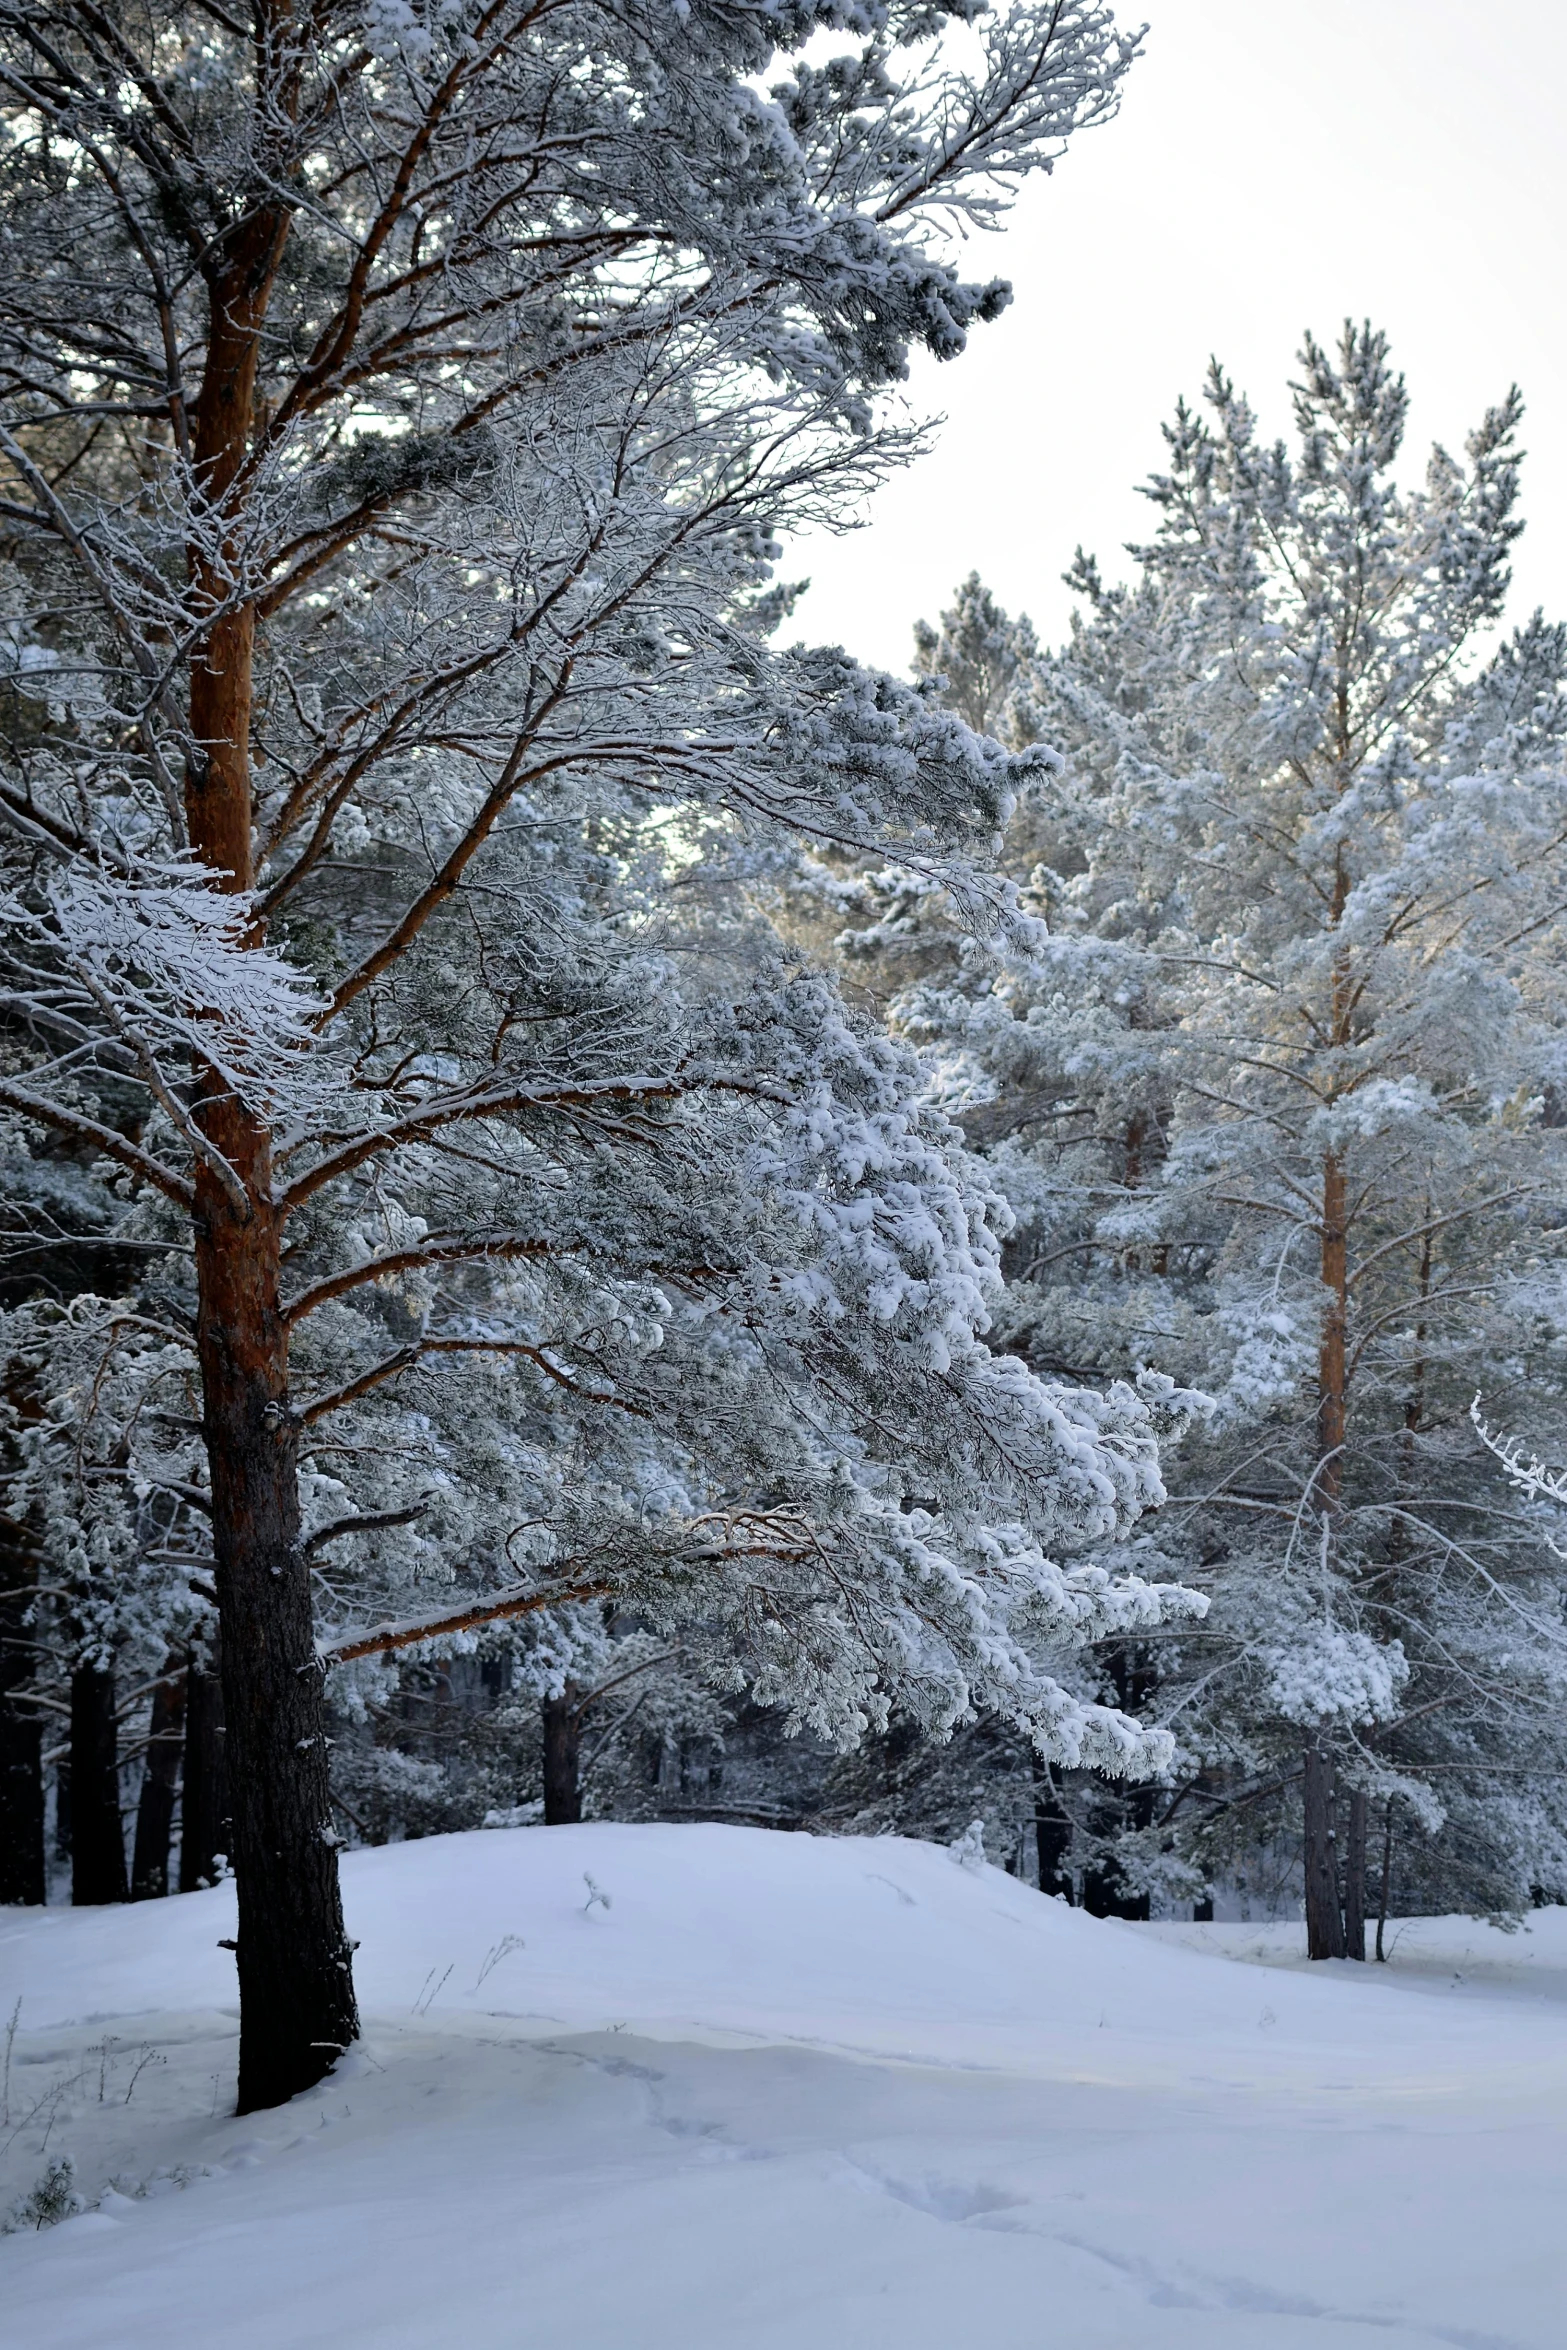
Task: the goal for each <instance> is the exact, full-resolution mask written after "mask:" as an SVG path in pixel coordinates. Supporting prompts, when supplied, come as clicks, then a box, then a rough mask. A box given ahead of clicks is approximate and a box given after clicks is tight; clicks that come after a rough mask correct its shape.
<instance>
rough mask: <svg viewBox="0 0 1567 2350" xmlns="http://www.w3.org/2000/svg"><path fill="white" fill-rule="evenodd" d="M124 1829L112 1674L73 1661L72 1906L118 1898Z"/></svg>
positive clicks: (121, 1896)
mask: <svg viewBox="0 0 1567 2350" xmlns="http://www.w3.org/2000/svg"><path fill="white" fill-rule="evenodd" d="M128 1891H129V1888H128V1886H127V1884H126V1877H125V1830H124V1826H123V1824H122V1822H121V1819H120V1764H119V1748H118V1741H117V1734H116V1724H115V1718H114V1675H113V1673H112V1672H104V1671H103V1669H102V1668H101V1667H100V1666H98V1665H78V1666H77V1668H76V1671H75V1672H74V1673H73V1674H72V1675H71V1899H72V1901H73V1902H74V1903H75V1905H76V1907H77V1908H78V1909H82V1908H93V1907H97V1906H99V1905H100V1904H102V1903H104V1902H110V1901H124V1900H125V1899H126V1898H127V1894H128Z"/></svg>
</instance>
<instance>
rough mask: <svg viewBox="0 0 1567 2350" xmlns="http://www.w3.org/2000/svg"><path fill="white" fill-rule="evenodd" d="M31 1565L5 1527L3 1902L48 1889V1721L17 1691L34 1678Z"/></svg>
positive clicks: (0, 1610) (0, 1662) (39, 1895)
mask: <svg viewBox="0 0 1567 2350" xmlns="http://www.w3.org/2000/svg"><path fill="white" fill-rule="evenodd" d="M32 1583H33V1577H32V1570H31V1566H30V1564H29V1562H28V1561H27V1560H26V1558H25V1557H24V1556H23V1555H22V1554H21V1553H19V1552H18V1551H14V1550H12V1549H11V1547H10V1545H9V1544H8V1543H5V1542H4V1540H3V1529H0V1902H13V1901H14V1902H39V1903H41V1902H42V1901H43V1899H44V1897H45V1890H44V1767H43V1752H44V1749H43V1725H42V1723H41V1722H40V1721H39V1719H38V1716H37V1715H36V1714H35V1713H34V1712H33V1711H32V1710H31V1708H30V1707H27V1706H24V1705H21V1704H19V1703H18V1702H17V1700H16V1698H15V1696H14V1694H13V1692H15V1691H16V1690H19V1689H20V1688H22V1686H23V1685H24V1684H25V1683H26V1682H28V1681H30V1680H31V1678H32V1672H33V1651H32V1647H31V1645H30V1643H29V1640H28V1638H27V1634H26V1630H25V1627H24V1625H23V1621H22V1619H23V1617H24V1616H25V1614H26V1612H27V1606H28V1602H29V1600H30V1599H31V1597H32Z"/></svg>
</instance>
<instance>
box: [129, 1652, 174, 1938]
mask: <svg viewBox="0 0 1567 2350" xmlns="http://www.w3.org/2000/svg"><path fill="white" fill-rule="evenodd" d="M184 1727H185V1671H184V1667H183V1666H182V1664H181V1663H180V1660H179V1658H178V1657H170V1658H169V1659H168V1662H167V1663H166V1665H165V1666H164V1677H163V1679H162V1680H161V1681H160V1682H159V1683H158V1686H157V1687H156V1689H154V1691H153V1693H152V1718H151V1721H150V1722H149V1724H148V1728H147V1762H146V1767H145V1770H144V1773H143V1776H142V1783H141V1800H140V1802H139V1803H138V1804H137V1806H136V1846H135V1850H134V1853H133V1855H132V1858H131V1899H132V1900H133V1901H157V1900H161V1899H162V1898H163V1896H164V1895H165V1894H166V1893H167V1892H168V1890H169V1842H170V1838H171V1836H172V1834H173V1829H174V1790H175V1787H176V1785H177V1784H178V1781H179V1772H180V1746H181V1742H182V1738H183V1733H184Z"/></svg>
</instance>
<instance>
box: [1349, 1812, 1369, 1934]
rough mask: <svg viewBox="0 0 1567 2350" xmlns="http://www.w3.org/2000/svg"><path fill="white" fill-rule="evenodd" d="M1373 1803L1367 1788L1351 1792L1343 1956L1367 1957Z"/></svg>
mask: <svg viewBox="0 0 1567 2350" xmlns="http://www.w3.org/2000/svg"><path fill="white" fill-rule="evenodd" d="M1370 1808H1371V1799H1370V1797H1369V1796H1368V1795H1367V1793H1366V1791H1365V1789H1364V1787H1352V1788H1351V1789H1350V1791H1349V1835H1348V1837H1347V1838H1346V1840H1345V1845H1344V1956H1345V1957H1346V1958H1358V1959H1360V1960H1361V1961H1362V1962H1364V1959H1365V1955H1366V1821H1367V1814H1368V1813H1369V1811H1370Z"/></svg>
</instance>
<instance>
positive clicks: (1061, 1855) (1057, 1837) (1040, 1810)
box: [1034, 1756, 1072, 1901]
mask: <svg viewBox="0 0 1567 2350" xmlns="http://www.w3.org/2000/svg"><path fill="white" fill-rule="evenodd" d="M1034 1837H1035V1843H1036V1847H1037V1850H1038V1854H1039V1890H1040V1892H1041V1893H1051V1894H1059V1896H1060V1898H1061V1899H1062V1900H1063V1901H1070V1900H1071V1899H1072V1823H1071V1821H1070V1820H1069V1819H1068V1818H1067V1816H1066V1808H1065V1806H1064V1805H1063V1803H1062V1801H1061V1794H1060V1790H1059V1789H1058V1787H1057V1786H1056V1782H1055V1774H1054V1773H1053V1771H1052V1770H1051V1768H1050V1765H1049V1764H1048V1763H1044V1762H1040V1761H1039V1759H1038V1758H1037V1756H1036V1758H1035V1761H1034Z"/></svg>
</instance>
